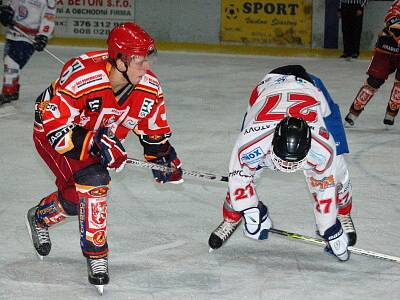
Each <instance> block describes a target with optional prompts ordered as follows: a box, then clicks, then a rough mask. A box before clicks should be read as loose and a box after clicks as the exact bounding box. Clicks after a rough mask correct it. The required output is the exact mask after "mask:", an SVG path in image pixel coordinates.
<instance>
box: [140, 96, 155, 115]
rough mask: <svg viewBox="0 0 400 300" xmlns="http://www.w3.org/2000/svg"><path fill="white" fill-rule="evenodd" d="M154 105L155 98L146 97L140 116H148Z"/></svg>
mask: <svg viewBox="0 0 400 300" xmlns="http://www.w3.org/2000/svg"><path fill="white" fill-rule="evenodd" d="M153 105H154V100H152V99H149V98H144V100H143V104H142V107H141V108H140V112H139V117H141V118H144V117H146V116H147V115H148V114H149V113H150V111H151V109H152V108H153Z"/></svg>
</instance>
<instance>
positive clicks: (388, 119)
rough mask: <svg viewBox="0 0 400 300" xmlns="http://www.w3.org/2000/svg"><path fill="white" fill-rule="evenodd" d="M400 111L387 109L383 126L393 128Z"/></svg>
mask: <svg viewBox="0 0 400 300" xmlns="http://www.w3.org/2000/svg"><path fill="white" fill-rule="evenodd" d="M398 113H399V110H391V109H390V108H389V106H388V107H387V108H386V113H385V117H384V119H383V124H385V125H390V126H392V125H393V124H394V119H395V118H396V116H397V114H398Z"/></svg>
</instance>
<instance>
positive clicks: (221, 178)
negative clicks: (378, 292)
mask: <svg viewBox="0 0 400 300" xmlns="http://www.w3.org/2000/svg"><path fill="white" fill-rule="evenodd" d="M127 163H130V164H133V165H136V166H139V167H142V168H148V169H152V170H159V171H171V172H172V171H174V168H170V167H167V166H163V165H159V164H155V163H151V162H147V161H142V160H138V159H134V158H128V160H127ZM182 174H183V175H188V176H193V177H197V178H201V179H207V180H213V181H222V182H227V181H228V177H227V176H221V175H215V174H211V173H204V172H198V171H188V170H182ZM269 232H271V233H273V234H276V235H280V236H284V237H287V238H291V239H296V240H300V241H303V242H307V243H309V244H314V245H319V246H323V247H325V246H326V242H325V241H324V240H322V239H318V238H315V237H311V236H306V235H302V234H299V233H293V232H289V231H285V230H281V229H276V228H270V229H269ZM348 250H349V251H350V252H351V253H354V254H358V255H364V256H369V257H373V258H377V259H383V260H388V261H392V262H395V263H400V257H397V256H392V255H387V254H383V253H378V252H374V251H369V250H364V249H360V248H355V247H348Z"/></svg>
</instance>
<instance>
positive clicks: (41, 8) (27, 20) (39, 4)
mask: <svg viewBox="0 0 400 300" xmlns="http://www.w3.org/2000/svg"><path fill="white" fill-rule="evenodd" d="M8 4H9V5H10V6H11V7H12V8H13V10H14V12H15V15H14V18H13V21H14V22H15V26H17V27H18V28H19V29H21V30H22V31H23V32H25V33H27V34H29V35H30V36H31V38H32V39H34V37H35V36H36V35H38V34H41V35H45V36H47V37H48V38H50V37H51V35H52V33H53V30H54V21H55V17H56V2H55V0H11V1H9V3H8ZM6 38H7V39H9V40H13V41H25V42H28V43H31V44H32V42H31V41H30V40H29V39H27V38H26V37H25V36H23V35H22V34H21V33H19V32H18V31H16V30H15V29H13V26H10V27H9V28H8V30H7V33H6Z"/></svg>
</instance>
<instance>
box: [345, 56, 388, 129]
mask: <svg viewBox="0 0 400 300" xmlns="http://www.w3.org/2000/svg"><path fill="white" fill-rule="evenodd" d="M394 71H395V68H394V66H393V61H392V57H391V56H390V55H388V54H384V53H380V52H375V54H374V57H373V58H372V61H371V64H370V66H369V68H368V71H367V74H368V75H369V77H368V79H367V80H366V82H365V83H364V85H363V86H362V87H361V88H360V90H359V91H358V93H357V95H356V97H355V99H354V101H353V103H352V104H351V106H350V109H349V113H348V114H347V115H346V117H345V121H346V124H347V125H350V126H354V123H355V120H356V119H357V118H358V117H359V116H360V114H361V113H362V111H363V110H364V109H365V106H366V105H367V104H368V102H369V101H370V100H371V99H372V97H373V96H374V95H375V93H376V92H377V90H378V89H379V88H380V87H381V86H382V84H383V83H384V82H385V80H386V79H387V78H388V76H389V74H391V73H393V72H394Z"/></svg>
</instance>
